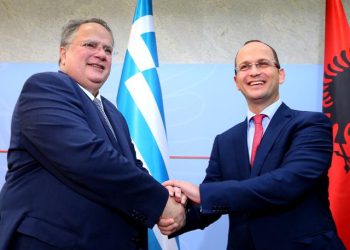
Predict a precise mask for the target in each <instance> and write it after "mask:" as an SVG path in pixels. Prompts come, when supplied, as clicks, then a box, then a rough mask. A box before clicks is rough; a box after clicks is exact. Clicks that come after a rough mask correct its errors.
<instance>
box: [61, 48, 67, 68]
mask: <svg viewBox="0 0 350 250" xmlns="http://www.w3.org/2000/svg"><path fill="white" fill-rule="evenodd" d="M66 52H67V50H66V48H65V47H60V65H62V66H63V65H65V63H66Z"/></svg>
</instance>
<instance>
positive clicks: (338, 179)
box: [322, 0, 350, 249]
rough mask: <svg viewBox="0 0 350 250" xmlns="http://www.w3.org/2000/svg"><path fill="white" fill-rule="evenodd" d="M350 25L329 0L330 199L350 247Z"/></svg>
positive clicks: (335, 2) (326, 104)
mask: <svg viewBox="0 0 350 250" xmlns="http://www.w3.org/2000/svg"><path fill="white" fill-rule="evenodd" d="M349 93H350V28H349V24H348V22H347V18H346V14H345V12H344V9H343V6H342V2H341V0H326V22H325V55H324V78H323V102H322V107H323V112H324V113H325V114H326V115H327V116H328V117H329V118H330V119H331V121H332V124H333V158H332V165H331V168H330V170H329V173H328V175H329V181H330V183H329V200H330V207H331V210H332V214H333V217H334V220H335V223H336V226H337V230H338V234H339V236H340V238H341V239H342V241H343V242H344V244H345V246H346V248H347V249H350V111H349V110H350V98H349Z"/></svg>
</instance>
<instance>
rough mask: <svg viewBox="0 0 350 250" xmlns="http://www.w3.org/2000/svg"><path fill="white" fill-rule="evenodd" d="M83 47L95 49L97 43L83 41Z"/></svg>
mask: <svg viewBox="0 0 350 250" xmlns="http://www.w3.org/2000/svg"><path fill="white" fill-rule="evenodd" d="M82 45H83V47H86V48H88V49H97V47H98V44H97V43H96V42H91V41H88V42H83V44H82Z"/></svg>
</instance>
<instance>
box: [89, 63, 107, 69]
mask: <svg viewBox="0 0 350 250" xmlns="http://www.w3.org/2000/svg"><path fill="white" fill-rule="evenodd" d="M88 65H89V66H91V67H93V68H95V69H99V70H101V71H102V70H104V69H105V67H104V66H103V65H99V64H88Z"/></svg>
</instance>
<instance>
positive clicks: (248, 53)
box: [236, 42, 274, 64]
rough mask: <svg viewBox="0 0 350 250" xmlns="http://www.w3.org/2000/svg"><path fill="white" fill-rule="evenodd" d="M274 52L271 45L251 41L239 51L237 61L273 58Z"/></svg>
mask: <svg viewBox="0 0 350 250" xmlns="http://www.w3.org/2000/svg"><path fill="white" fill-rule="evenodd" d="M273 58H274V57H273V52H272V50H271V48H270V47H269V46H267V45H266V44H263V43H260V42H251V43H248V44H246V45H244V46H243V47H242V48H241V49H240V50H239V51H238V53H237V58H236V59H237V63H238V64H239V63H240V62H246V61H248V62H251V61H256V60H260V59H269V60H273Z"/></svg>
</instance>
